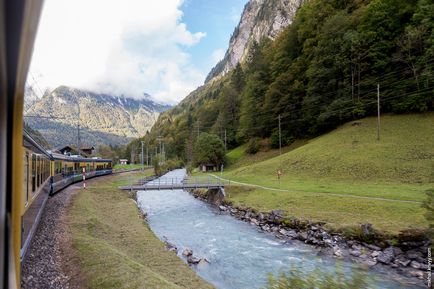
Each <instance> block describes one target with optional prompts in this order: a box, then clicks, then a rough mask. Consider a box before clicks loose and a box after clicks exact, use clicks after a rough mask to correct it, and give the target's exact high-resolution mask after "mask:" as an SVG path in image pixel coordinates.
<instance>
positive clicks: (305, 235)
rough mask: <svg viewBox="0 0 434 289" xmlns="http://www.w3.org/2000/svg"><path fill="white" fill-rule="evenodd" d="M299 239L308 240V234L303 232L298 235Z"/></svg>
mask: <svg viewBox="0 0 434 289" xmlns="http://www.w3.org/2000/svg"><path fill="white" fill-rule="evenodd" d="M298 239H299V240H301V241H305V240H307V233H306V232H301V233H300V234H298Z"/></svg>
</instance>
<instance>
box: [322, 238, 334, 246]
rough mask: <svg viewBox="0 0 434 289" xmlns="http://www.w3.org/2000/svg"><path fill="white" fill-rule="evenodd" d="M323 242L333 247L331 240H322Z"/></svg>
mask: <svg viewBox="0 0 434 289" xmlns="http://www.w3.org/2000/svg"><path fill="white" fill-rule="evenodd" d="M324 244H325V245H326V246H328V247H333V241H332V240H331V239H326V240H324Z"/></svg>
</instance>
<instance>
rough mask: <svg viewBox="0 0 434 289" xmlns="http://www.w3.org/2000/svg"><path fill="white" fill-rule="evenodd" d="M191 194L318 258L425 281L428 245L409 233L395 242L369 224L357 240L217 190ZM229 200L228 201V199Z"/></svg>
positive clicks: (359, 232)
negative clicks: (297, 243)
mask: <svg viewBox="0 0 434 289" xmlns="http://www.w3.org/2000/svg"><path fill="white" fill-rule="evenodd" d="M191 193H192V194H193V196H195V197H196V198H199V199H201V200H202V201H205V202H208V203H211V204H213V205H216V206H217V207H218V208H219V210H220V212H221V213H222V214H227V215H231V216H233V217H235V218H237V219H239V220H242V221H244V222H248V223H250V224H251V225H253V226H256V227H257V228H258V230H260V231H262V232H264V233H270V234H273V235H274V236H275V237H276V238H278V239H280V240H283V241H288V242H291V241H292V240H296V241H301V242H303V243H305V244H309V245H312V246H314V247H316V248H317V249H319V252H318V254H319V255H327V256H333V257H334V258H338V259H351V260H352V261H354V262H357V263H361V264H363V265H364V266H366V267H371V268H373V269H376V268H378V267H385V268H388V270H390V271H393V272H395V273H396V274H398V275H401V276H404V277H405V278H411V280H412V281H411V280H410V282H412V283H415V284H419V285H423V284H424V282H426V280H427V274H428V273H427V272H428V261H427V254H428V248H429V241H427V240H426V239H424V236H423V235H421V238H420V239H418V238H417V236H416V235H415V234H416V233H417V231H409V232H408V234H407V235H405V234H403V235H401V238H400V239H398V240H396V241H395V242H390V240H387V239H384V238H382V236H380V235H379V234H378V232H377V231H376V230H374V229H373V228H372V226H371V225H370V224H364V225H361V226H359V228H353V229H354V230H357V231H358V234H359V237H360V238H354V237H352V236H348V235H345V234H343V233H342V232H336V231H333V230H329V229H328V228H326V226H325V223H324V222H310V221H306V220H298V219H296V218H293V217H292V218H289V217H288V216H287V214H286V212H285V211H283V210H272V211H266V212H265V211H258V210H257V209H255V208H249V207H246V206H242V207H240V206H236V205H233V204H232V203H231V202H230V201H228V199H227V198H226V197H225V196H224V195H223V194H221V192H218V191H216V190H214V191H206V190H203V189H197V190H192V191H191ZM229 200H230V198H229Z"/></svg>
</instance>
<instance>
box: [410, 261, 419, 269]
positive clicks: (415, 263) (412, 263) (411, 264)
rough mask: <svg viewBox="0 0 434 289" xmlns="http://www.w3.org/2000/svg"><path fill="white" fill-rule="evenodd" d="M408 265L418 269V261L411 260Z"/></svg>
mask: <svg viewBox="0 0 434 289" xmlns="http://www.w3.org/2000/svg"><path fill="white" fill-rule="evenodd" d="M410 267H411V268H414V269H420V263H419V262H416V261H411V263H410Z"/></svg>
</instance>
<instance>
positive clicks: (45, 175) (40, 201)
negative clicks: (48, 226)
mask: <svg viewBox="0 0 434 289" xmlns="http://www.w3.org/2000/svg"><path fill="white" fill-rule="evenodd" d="M23 147H24V161H23V163H24V179H23V190H22V203H21V208H20V209H21V220H22V221H21V250H20V259H21V260H22V259H23V258H24V257H25V253H26V252H27V248H28V247H29V245H30V241H31V239H32V236H33V234H34V233H35V231H36V228H37V225H38V223H39V219H40V217H41V215H42V211H43V208H44V206H45V203H46V201H47V199H48V195H49V194H50V192H51V173H50V166H51V156H50V154H48V152H47V151H45V149H44V148H42V147H41V146H40V145H39V144H38V143H37V142H36V141H35V140H34V139H33V138H32V137H31V136H30V135H29V134H28V133H27V132H26V131H24V134H23Z"/></svg>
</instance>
